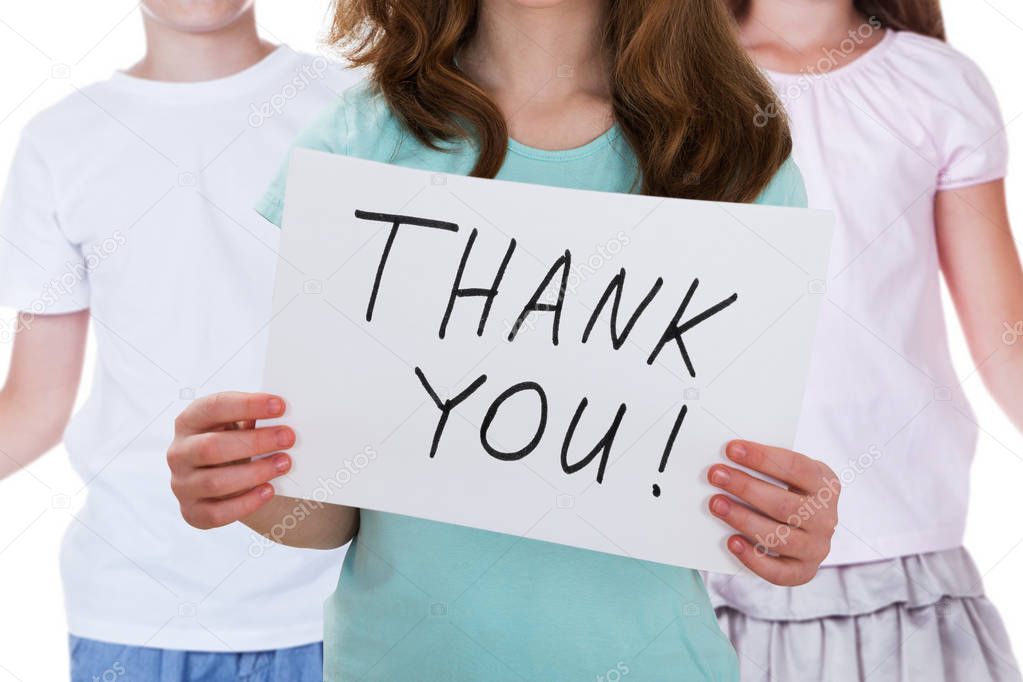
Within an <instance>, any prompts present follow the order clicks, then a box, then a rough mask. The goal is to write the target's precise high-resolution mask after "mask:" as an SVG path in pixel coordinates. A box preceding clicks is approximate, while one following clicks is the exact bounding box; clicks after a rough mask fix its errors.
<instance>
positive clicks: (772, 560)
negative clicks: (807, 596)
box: [728, 535, 817, 587]
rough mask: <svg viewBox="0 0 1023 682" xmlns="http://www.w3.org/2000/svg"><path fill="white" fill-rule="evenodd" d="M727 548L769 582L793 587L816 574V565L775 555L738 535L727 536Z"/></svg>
mask: <svg viewBox="0 0 1023 682" xmlns="http://www.w3.org/2000/svg"><path fill="white" fill-rule="evenodd" d="M728 550H729V551H730V552H731V553H732V554H734V555H735V556H736V557H737V558H738V559H739V561H741V562H742V564H743V565H744V566H745V567H746V568H748V569H749V570H751V571H753V572H754V573H756V574H757V575H759V576H760V577H761V578H763V579H764V580H766V581H767V582H769V583H773V584H775V585H781V586H783V587H795V586H796V585H803V584H805V583H808V582H810V580H812V579H813V577H814V576H815V575H816V574H817V566H816V565H815V564H812V563H807V562H804V561H799V560H798V559H792V558H789V557H775V556H771V555H770V554H767V553H766V552H764V551H762V550H760V549H757V548H756V547H754V546H753V545H752V544H750V542H749V540H747V539H746V538H744V537H741V536H739V535H733V536H732V537H730V538H728Z"/></svg>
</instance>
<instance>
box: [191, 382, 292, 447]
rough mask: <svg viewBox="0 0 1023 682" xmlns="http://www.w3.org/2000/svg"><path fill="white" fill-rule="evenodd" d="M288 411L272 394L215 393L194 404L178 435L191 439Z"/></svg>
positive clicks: (282, 400) (281, 400) (277, 397)
mask: <svg viewBox="0 0 1023 682" xmlns="http://www.w3.org/2000/svg"><path fill="white" fill-rule="evenodd" d="M284 410H285V404H284V399H283V398H281V397H279V396H275V395H271V394H269V393H237V392H228V393H214V394H213V395H208V396H205V397H203V398H199V399H198V400H194V401H192V403H191V404H190V405H189V406H188V407H186V408H185V411H184V412H182V413H181V414H180V415H178V418H177V419H176V420H175V422H174V424H175V427H176V429H177V433H178V435H185V436H187V435H190V434H195V433H203V432H206V431H209V430H211V429H216V428H221V427H224V426H226V425H228V424H231V423H233V422H244V421H248V420H254V419H273V418H274V417H280V416H281V415H283V414H284Z"/></svg>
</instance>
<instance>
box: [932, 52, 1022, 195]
mask: <svg viewBox="0 0 1023 682" xmlns="http://www.w3.org/2000/svg"><path fill="white" fill-rule="evenodd" d="M956 57H958V59H956V60H955V63H954V64H951V65H949V66H951V67H952V68H950V69H948V70H945V69H942V71H943V73H935V74H934V77H935V78H938V79H940V80H941V81H942V90H943V96H942V98H941V99H942V105H943V106H942V107H941V109H942V110H943V111H942V114H941V116H940V118H939V119H938V120H937V121H936V122H935V130H933V134H934V136H935V140H934V141H935V143H936V146H937V148H938V151H939V153H940V154H941V164H942V165H941V169H940V172H939V175H938V189H939V190H945V189H955V188H957V187H967V186H969V185H977V184H981V183H984V182H991V181H993V180H998V179H1000V178H1003V177H1005V174H1006V171H1007V168H1008V160H1009V151H1008V140H1007V136H1006V134H1005V123H1004V122H1003V120H1002V114H1001V111H1000V110H999V108H998V99H997V98H996V97H995V93H994V90H992V88H991V84H990V83H989V82H988V80H987V78H986V77H985V76H984V73H983V72H982V71H981V70H980V68H978V67H977V65H976V64H974V63H973V62H972V61H970V60H969V59H968V58H966V57H965V56H963V55H960V54H956Z"/></svg>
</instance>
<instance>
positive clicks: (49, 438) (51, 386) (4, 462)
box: [0, 310, 89, 479]
mask: <svg viewBox="0 0 1023 682" xmlns="http://www.w3.org/2000/svg"><path fill="white" fill-rule="evenodd" d="M31 320H32V321H31V324H24V325H22V328H20V329H19V330H18V332H17V334H16V335H15V340H14V349H13V351H12V353H11V366H10V371H9V372H8V374H7V381H6V383H5V384H4V387H3V388H2V389H0V479H3V478H6V477H7V476H9V475H10V474H12V473H14V472H15V471H17V470H18V469H20V468H22V467H24V466H28V465H29V464H31V463H32V462H33V461H34V460H36V459H37V458H38V457H40V456H41V455H43V454H44V453H45V452H47V451H48V450H49V449H50V448H52V447H53V446H55V445H56V444H57V443H59V442H60V439H61V436H62V435H63V433H64V428H65V427H66V426H67V422H68V419H69V418H70V416H71V409H72V408H73V407H74V404H75V395H76V394H77V393H78V384H79V382H80V380H81V375H82V361H83V358H84V357H85V339H86V334H87V332H88V329H89V311H88V310H83V311H80V312H75V313H68V314H66V315H37V316H35V317H33V318H31Z"/></svg>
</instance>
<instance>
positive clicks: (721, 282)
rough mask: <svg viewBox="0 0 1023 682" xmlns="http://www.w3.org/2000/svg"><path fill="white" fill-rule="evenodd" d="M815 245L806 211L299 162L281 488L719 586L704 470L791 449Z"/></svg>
mask: <svg viewBox="0 0 1023 682" xmlns="http://www.w3.org/2000/svg"><path fill="white" fill-rule="evenodd" d="M396 216H404V217H396ZM396 222H397V223H400V224H399V226H398V227H395V223H396ZM830 234H831V218H830V215H829V214H826V213H821V212H815V211H809V210H797V209H785V208H775V207H765V206H755V205H741V204H725V203H714V202H697V201H683V200H675V199H662V198H654V197H643V196H634V195H623V194H612V193H602V192H588V191H579V190H564V189H556V188H551V187H544V186H537V185H528V184H522V183H514V182H501V181H494V180H480V179H474V178H466V177H461V176H451V175H438V174H432V173H428V172H424V171H418V170H411V169H407V168H400V167H396V166H390V165H385V164H380V163H374V162H369V161H362V160H357V159H352V158H347V157H343V156H337V155H331V154H324V153H320V152H312V151H306V150H299V151H297V152H296V153H295V154H294V156H293V158H292V162H291V171H290V175H289V179H288V185H287V196H286V201H285V214H284V229H283V234H282V242H281V253H280V265H279V270H278V274H277V283H276V291H275V294H274V312H275V316H274V318H273V321H272V323H271V329H270V346H269V357H268V363H267V370H266V378H265V386H266V390H267V391H270V392H274V393H277V394H280V395H282V396H284V398H285V399H286V400H287V401H288V406H289V407H288V414H287V417H286V419H284V420H283V421H284V422H286V423H288V424H290V425H292V426H293V427H294V428H295V430H296V432H297V434H298V443H297V444H296V446H295V447H294V448H293V450H292V454H293V459H294V467H293V470H292V471H291V472H290V474H289V475H288V476H286V477H285V478H283V479H279V480H278V481H276V483H275V485H276V486H277V489H278V492H279V493H281V494H284V495H290V496H296V497H305V498H311V499H316V500H325V501H329V502H335V503H339V504H346V505H350V506H355V507H360V508H365V509H374V510H382V511H388V512H394V513H399V514H406V515H411V516H417V517H422V518H427V519H433V520H437V521H444V522H449V523H455V524H461V525H466V526H472V527H476V528H482V529H487V530H492V531H498V532H502V533H510V534H515V535H520V536H525V537H529V538H533V539H539V540H546V541H551V542H557V543H562V544H567V545H572V546H576V547H582V548H586V549H591V550H597V551H601V552H610V553H614V554H621V555H626V556H631V557H636V558H641V559H646V560H651V561H657V562H662V563H668V564H675V565H679V566H688V567H693V568H698V569H708V570H715V571H724V572H734V571H735V570H737V568H738V562H737V561H735V559H734V558H733V557H732V556H731V555H730V554H729V553H728V552H727V550H726V549H725V546H724V545H725V539H726V537H727V535H728V529H727V527H725V526H724V524H723V523H722V522H721V521H719V520H717V519H715V518H713V517H712V516H711V515H710V513H709V512H708V511H707V509H706V504H707V500H708V498H709V496H710V495H711V494H712V493H713V488H712V487H711V486H710V485H709V484H707V483H706V479H705V475H706V470H707V467H708V466H709V465H710V464H712V463H713V462H716V461H721V459H722V447H723V445H724V444H725V442H726V441H728V440H730V439H732V438H736V437H742V438H749V439H755V440H758V441H763V442H767V443H771V444H776V445H779V446H783V447H790V446H791V445H792V441H793V438H794V435H795V430H796V423H797V418H798V415H799V411H800V403H801V401H802V395H803V388H804V383H805V380H806V374H807V369H808V364H809V358H810V349H811V345H812V339H813V335H814V328H815V325H816V320H817V314H818V311H819V307H820V303H821V300H822V298H823V296H822V295H821V294H822V293H823V281H824V273H825V268H826V262H827V254H828V249H829V242H830ZM513 241H514V246H512V242H513ZM495 282H496V284H495ZM495 288H496V290H497V293H496V294H495V295H491V293H492V292H491V290H493V289H495ZM456 289H457V292H456V295H455V296H454V297H452V292H453V290H456ZM562 290H563V291H564V295H563V296H562V297H560V298H561V302H560V304H559V303H558V300H559V292H560V291H562ZM619 298H620V301H619ZM614 310H617V319H616V321H613V317H612V311H614ZM609 433H610V434H611V435H610V436H608V434H609ZM566 441H567V443H568V445H567V448H566ZM605 446H606V447H605Z"/></svg>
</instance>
